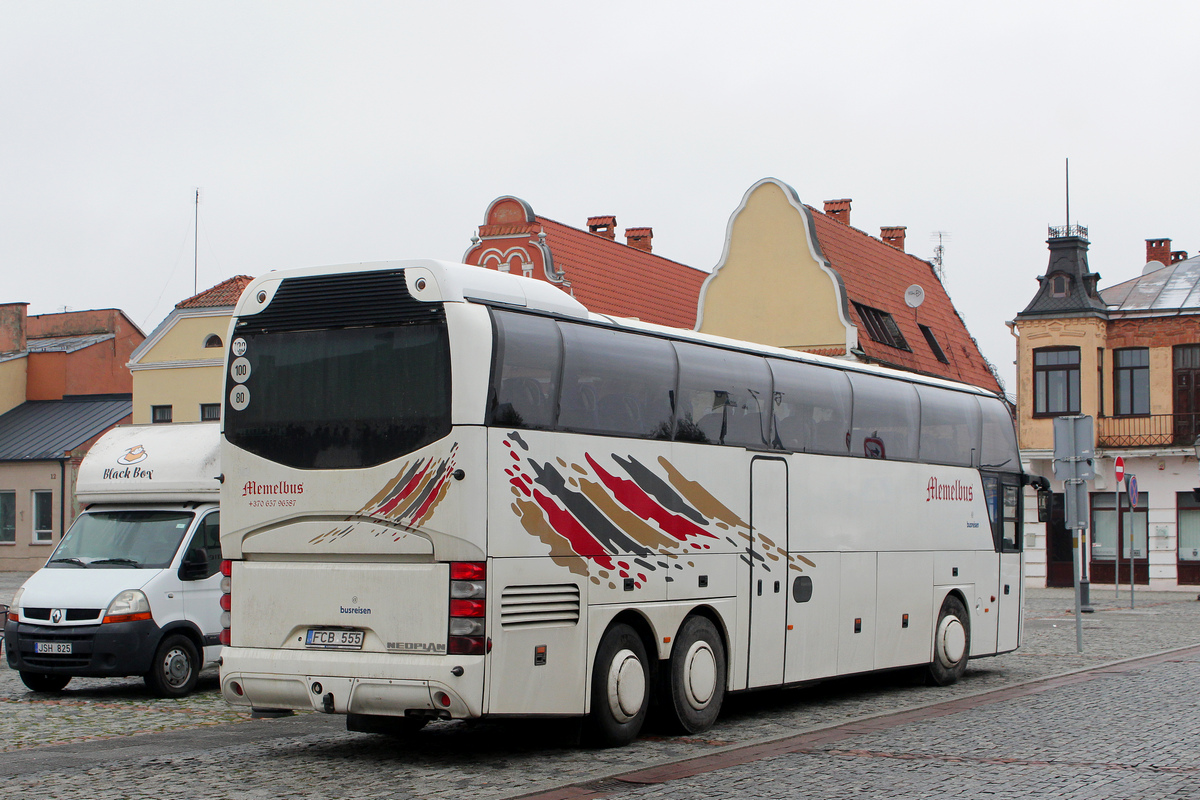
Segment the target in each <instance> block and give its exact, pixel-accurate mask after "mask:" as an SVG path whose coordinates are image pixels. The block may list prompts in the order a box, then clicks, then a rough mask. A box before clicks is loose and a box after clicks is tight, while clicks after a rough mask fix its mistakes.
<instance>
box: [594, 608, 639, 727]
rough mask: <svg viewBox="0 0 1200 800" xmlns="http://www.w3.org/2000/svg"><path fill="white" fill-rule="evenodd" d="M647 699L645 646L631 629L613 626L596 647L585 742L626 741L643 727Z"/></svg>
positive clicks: (623, 626) (626, 626)
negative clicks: (590, 707)
mask: <svg viewBox="0 0 1200 800" xmlns="http://www.w3.org/2000/svg"><path fill="white" fill-rule="evenodd" d="M649 700H650V669H649V665H648V662H647V659H646V647H645V645H643V644H642V640H641V637H639V636H638V635H637V632H635V631H634V630H633V628H631V627H629V626H628V625H624V624H620V625H614V626H613V627H612V628H609V630H608V631H607V632H606V633H605V634H604V638H603V639H601V640H600V647H599V648H598V649H597V650H596V663H595V665H594V666H593V668H592V711H591V714H590V715H589V716H588V720H587V726H586V729H585V734H586V739H587V741H588V742H589V743H591V744H594V745H597V746H599V747H620V746H621V745H626V744H629V743H630V742H632V741H633V740H634V739H636V738H637V736H638V734H639V733H640V732H641V730H642V724H643V723H644V722H645V721H646V709H647V707H648V706H649V704H650V703H649Z"/></svg>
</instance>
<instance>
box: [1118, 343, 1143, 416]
mask: <svg viewBox="0 0 1200 800" xmlns="http://www.w3.org/2000/svg"><path fill="white" fill-rule="evenodd" d="M1113 413H1115V414H1116V415H1117V416H1131V415H1133V416H1145V415H1147V414H1149V413H1150V348H1148V347H1130V348H1128V349H1124V350H1114V351H1113Z"/></svg>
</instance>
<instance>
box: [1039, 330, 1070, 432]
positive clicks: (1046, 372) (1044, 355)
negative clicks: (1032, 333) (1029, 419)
mask: <svg viewBox="0 0 1200 800" xmlns="http://www.w3.org/2000/svg"><path fill="white" fill-rule="evenodd" d="M1078 413H1079V348H1078V347H1048V348H1045V349H1042V350H1034V351H1033V414H1034V416H1040V417H1053V416H1060V415H1062V414H1078Z"/></svg>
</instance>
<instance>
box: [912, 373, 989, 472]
mask: <svg viewBox="0 0 1200 800" xmlns="http://www.w3.org/2000/svg"><path fill="white" fill-rule="evenodd" d="M917 394H918V395H919V396H920V398H921V450H920V454H921V460H922V461H930V462H933V463H935V464H954V465H956V466H960V467H974V466H977V465H978V464H979V461H978V458H979V436H980V427H981V426H980V421H979V404H978V403H977V402H976V401H975V396H974V395H970V394H965V393H963V392H954V391H950V390H947V389H940V388H938V387H936V386H918V387H917Z"/></svg>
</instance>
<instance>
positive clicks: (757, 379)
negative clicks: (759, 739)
mask: <svg viewBox="0 0 1200 800" xmlns="http://www.w3.org/2000/svg"><path fill="white" fill-rule="evenodd" d="M227 366H228V371H227V375H226V387H225V409H224V417H223V434H224V438H223V443H222V448H223V449H222V453H221V460H222V465H223V469H224V476H223V485H222V490H221V510H222V516H223V519H222V526H221V546H222V551H223V555H224V558H225V559H227V560H226V561H225V563H224V565H223V570H224V572H225V574H226V576H227V580H226V582H225V584H224V586H225V595H224V596H223V598H222V604H223V606H224V607H225V608H226V609H227V610H228V612H229V613H228V614H227V615H226V616H225V628H226V629H225V631H224V633H223V634H222V641H223V643H224V644H225V645H226V647H225V650H224V654H223V664H222V670H221V687H222V691H223V693H224V696H225V698H226V699H227V700H228V701H229V702H231V703H234V704H241V705H245V706H251V707H254V708H258V709H298V708H304V709H309V708H311V709H316V710H318V711H323V712H327V713H336V714H346V715H348V716H347V726H348V727H349V728H350V729H351V730H356V731H391V732H404V731H415V730H417V729H418V728H420V726H421V725H423V724H424V723H425V722H427V721H428V720H431V719H437V718H443V719H445V718H453V719H478V718H500V717H518V716H519V717H536V716H543V717H571V716H579V717H586V728H585V729H586V731H587V732H588V734H589V735H590V737H591V739H592V741H594V742H596V743H598V744H601V745H618V744H623V743H626V742H629V741H630V740H632V739H633V738H635V737H636V736H637V735H638V732H639V730H640V729H641V727H642V723H643V720H644V719H645V717H646V714H647V712H648V710H649V709H651V708H652V707H653V708H654V709H655V711H656V713H661V714H662V716H663V717H664V719H666V721H667V722H668V723H670V724H672V725H673V726H674V727H675V728H676V729H678V730H681V731H686V732H697V731H701V730H704V729H705V728H707V727H709V726H710V725H712V723H713V721H714V720H715V718H716V716H717V714H718V712H719V710H720V707H721V703H722V700H723V698H724V696H725V694H726V693H727V692H740V691H746V690H752V689H759V688H765V687H774V686H785V685H795V684H802V683H806V682H814V681H819V680H822V679H826V678H832V677H835V676H842V675H851V674H856V673H864V672H870V671H875V670H890V669H897V668H903V667H913V666H918V667H923V668H927V670H928V673H929V676H930V677H931V679H932V680H933V681H935V682H937V683H939V684H946V683H952V682H954V681H955V680H957V679H958V678H959V676H961V675H962V673H963V671H964V669H965V668H966V664H967V660H968V659H969V658H975V657H979V656H990V655H995V654H997V653H1003V652H1006V651H1010V650H1013V649H1015V648H1016V647H1017V646H1018V644H1019V643H1020V638H1021V605H1022V587H1023V584H1024V581H1023V580H1022V553H1021V542H1022V535H1021V520H1022V503H1023V500H1022V497H1023V491H1022V486H1023V485H1025V484H1027V483H1029V482H1031V480H1032V479H1029V478H1027V477H1026V476H1024V475H1023V474H1022V473H1021V461H1020V458H1019V456H1018V453H1017V445H1016V437H1015V434H1014V428H1013V422H1012V419H1011V417H1010V415H1009V412H1008V410H1007V409H1006V407H1005V405H1004V404H1003V403H1002V402H1001V400H1000V399H999V398H997V397H996V396H995V395H992V394H989V393H987V392H984V391H981V390H979V389H976V388H973V387H968V386H964V385H959V384H954V383H950V382H947V381H942V380H937V379H932V378H925V377H921V376H918V375H913V374H908V373H900V372H893V371H888V370H883V369H878V368H873V367H870V366H864V365H861V364H856V363H847V362H842V361H836V360H832V359H823V358H819V357H815V356H809V355H806V354H803V353H797V352H793V351H789V350H783V349H776V348H770V347H764V346H760V345H756V344H751V343H747V342H738V341H733V340H727V339H719V338H716V337H711V336H705V335H702V334H698V333H695V332H691V331H683V330H675V329H669V328H663V327H657V326H653V325H648V324H643V323H639V322H636V321H631V320H623V319H614V318H609V317H605V316H600V315H597V314H590V313H588V311H587V310H586V309H585V308H583V307H582V306H581V305H580V304H579V303H577V302H576V301H575V300H574V299H573V298H571V297H569V296H568V295H567V294H565V293H563V292H562V291H560V290H558V289H557V288H555V287H553V286H551V285H549V284H547V283H544V282H539V281H534V280H530V279H525V278H521V277H516V276H512V275H507V274H501V273H498V272H492V271H489V270H485V269H481V268H479V267H470V266H463V265H458V264H446V263H441V262H435V261H404V262H388V263H378V264H355V265H346V266H339V267H329V268H322V269H303V270H296V271H290V272H273V273H270V274H268V275H266V276H264V277H262V278H259V279H258V280H256V281H255V282H254V283H252V284H251V285H250V286H249V287H248V288H247V290H246V291H245V293H244V294H243V295H242V298H241V301H240V302H239V304H238V307H237V311H236V314H235V316H234V321H233V324H232V328H231V331H230V336H229V352H228V363H227Z"/></svg>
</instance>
